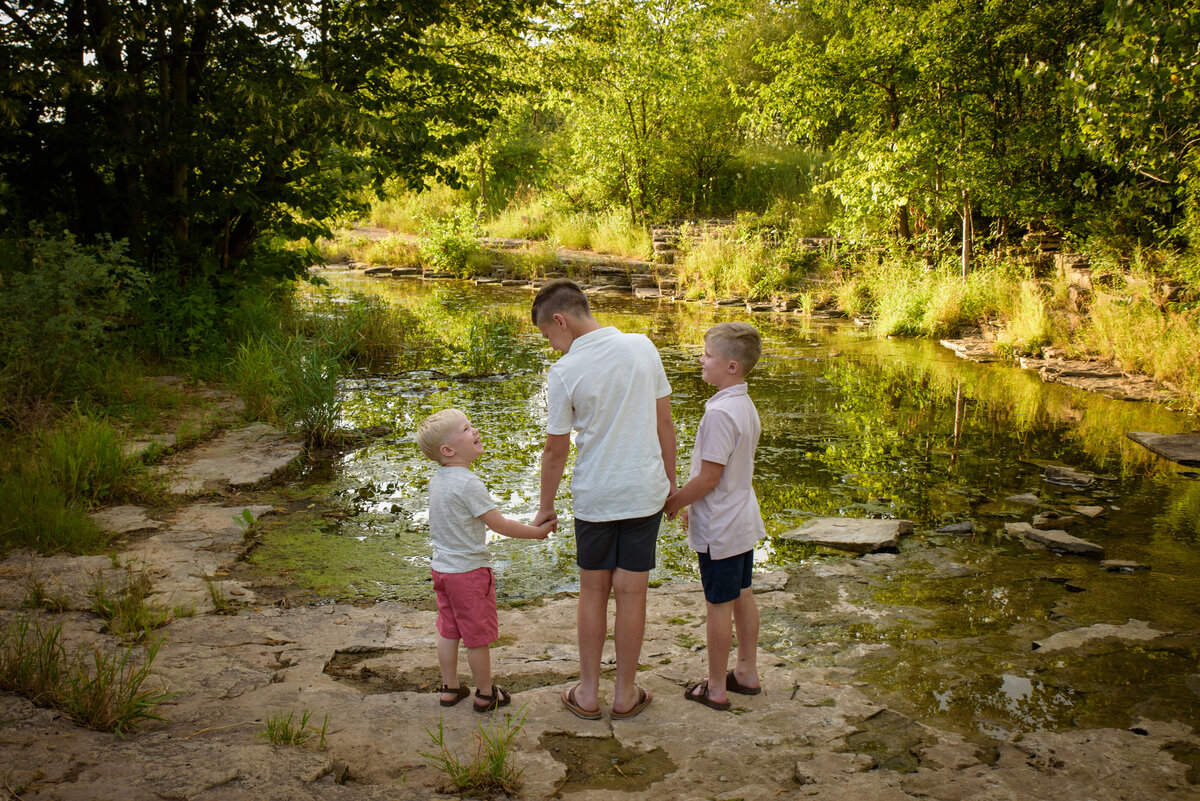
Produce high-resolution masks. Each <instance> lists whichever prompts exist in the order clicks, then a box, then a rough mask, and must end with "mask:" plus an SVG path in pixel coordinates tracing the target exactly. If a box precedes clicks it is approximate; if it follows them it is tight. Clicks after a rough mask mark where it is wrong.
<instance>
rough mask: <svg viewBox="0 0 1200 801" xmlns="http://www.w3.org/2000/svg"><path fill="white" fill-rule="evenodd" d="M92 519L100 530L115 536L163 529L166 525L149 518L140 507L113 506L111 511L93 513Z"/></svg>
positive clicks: (104, 510) (103, 510)
mask: <svg viewBox="0 0 1200 801" xmlns="http://www.w3.org/2000/svg"><path fill="white" fill-rule="evenodd" d="M91 518H92V520H94V521H96V525H98V526H100V528H102V529H104V530H105V531H111V532H113V533H115V534H128V533H129V532H131V531H145V530H147V529H154V528H161V527H162V526H163V525H164V524H163V522H162V521H161V520H154V519H153V518H150V517H147V516H146V510H145V509H143V508H142V507H140V506H113V507H111V508H109V509H101V510H100V511H99V512H93V513H92V514H91Z"/></svg>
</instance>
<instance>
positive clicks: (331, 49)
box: [0, 0, 538, 285]
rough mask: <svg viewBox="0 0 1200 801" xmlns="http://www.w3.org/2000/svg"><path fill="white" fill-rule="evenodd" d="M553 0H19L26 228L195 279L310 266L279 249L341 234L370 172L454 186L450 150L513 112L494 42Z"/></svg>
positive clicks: (18, 151)
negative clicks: (339, 223)
mask: <svg viewBox="0 0 1200 801" xmlns="http://www.w3.org/2000/svg"><path fill="white" fill-rule="evenodd" d="M537 2H538V0H473V1H472V2H450V0H409V1H408V2H396V1H395V0H194V1H191V2H188V1H187V0H147V2H142V3H130V2H124V0H48V1H44V2H33V1H32V0H28V1H27V0H22V1H21V2H17V3H15V4H14V5H7V4H6V5H5V6H4V8H3V12H4V13H2V14H0V121H2V123H3V127H0V174H3V176H4V177H3V179H2V181H3V190H2V191H3V193H4V194H3V199H4V202H5V206H6V212H5V224H6V227H9V228H10V229H18V230H19V229H20V228H21V226H22V225H23V224H25V223H26V222H27V221H30V220H37V219H46V220H52V221H54V225H56V226H59V225H61V226H62V227H66V228H68V229H70V230H72V231H74V232H75V233H77V234H79V235H81V236H83V237H85V238H92V237H95V236H98V235H100V234H109V235H112V236H113V237H114V238H124V239H128V240H129V242H130V250H131V254H132V255H133V256H134V257H135V258H137V259H138V260H139V261H141V262H143V263H144V264H146V265H147V266H148V267H150V268H151V269H152V270H153V271H155V272H157V273H160V274H161V273H164V272H176V274H177V276H178V278H179V280H180V281H184V282H186V281H190V280H196V279H199V280H200V281H201V282H207V283H210V284H220V285H229V284H242V283H246V282H248V281H249V280H251V279H253V278H254V277H256V276H258V275H261V274H263V273H273V274H277V275H296V274H298V273H299V271H301V270H302V269H303V268H304V267H305V266H306V261H307V256H306V255H305V254H291V255H289V254H287V253H278V252H277V253H276V254H275V255H274V257H272V258H266V257H265V255H264V253H265V250H264V249H263V248H261V247H259V246H260V245H261V244H262V243H263V242H264V240H267V239H269V238H271V237H272V236H274V235H281V236H284V237H287V238H297V237H299V236H303V235H313V234H317V233H321V232H324V231H325V230H326V226H327V221H328V220H329V219H330V218H331V217H332V216H333V215H335V214H337V213H338V212H339V211H342V210H345V209H347V208H349V207H351V206H352V204H353V202H354V201H353V198H354V194H353V193H352V191H351V190H354V189H357V188H359V186H361V184H362V183H373V184H375V185H379V184H381V183H382V181H383V180H384V179H385V178H387V177H388V176H399V177H400V178H401V179H403V180H404V181H405V182H407V183H408V184H409V185H410V186H412V187H419V186H421V185H422V184H423V182H424V181H425V180H426V179H427V178H431V177H435V176H437V177H444V178H451V179H452V178H453V174H452V171H451V170H450V168H448V167H447V166H445V162H444V159H445V157H446V156H447V155H448V154H449V153H451V152H453V151H454V150H456V149H457V148H459V147H461V146H462V145H464V144H465V143H467V142H469V141H471V140H472V139H473V138H474V137H475V136H477V135H478V133H479V131H480V129H481V126H482V124H483V123H485V122H486V121H487V120H489V119H490V118H492V117H493V116H494V115H495V113H496V107H495V104H494V103H493V102H492V101H491V98H492V97H493V96H494V95H495V94H496V93H497V90H498V89H499V88H500V87H499V86H498V84H499V78H498V77H497V72H496V67H497V64H498V59H497V57H496V56H495V55H493V53H492V52H491V51H490V50H489V48H488V47H487V46H485V45H486V43H487V42H488V40H489V39H492V38H496V37H513V36H516V35H517V34H519V33H520V32H521V30H522V29H523V26H524V22H523V20H524V19H525V17H526V15H527V14H528V12H529V11H530V10H531V9H532V8H534V7H535V6H536V4H537ZM467 30H469V31H473V32H474V35H473V36H472V37H471V38H467V37H465V36H462V35H461V33H462V32H463V31H467ZM256 251H257V254H258V256H259V258H254V259H251V258H248V257H249V256H251V255H252V254H255V253H256Z"/></svg>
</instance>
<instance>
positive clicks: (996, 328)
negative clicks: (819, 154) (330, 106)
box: [317, 193, 1200, 413]
mask: <svg viewBox="0 0 1200 801" xmlns="http://www.w3.org/2000/svg"><path fill="white" fill-rule="evenodd" d="M439 200H440V202H442V203H452V202H453V200H454V199H453V197H448V196H447V195H446V194H445V193H443V194H442V195H441V196H440V198H439ZM459 203H460V205H458V206H453V205H451V206H449V209H450V210H449V211H441V212H440V214H441V216H440V217H438V216H436V215H437V214H438V212H437V210H435V209H430V208H429V207H428V205H427V204H428V201H427V200H426V199H424V198H419V197H415V196H410V197H408V198H407V200H406V202H399V201H389V202H383V203H379V204H376V206H375V208H374V209H373V212H372V214H371V215H370V216H369V217H368V218H367V219H366V220H364V221H363V222H365V223H369V224H371V225H374V226H378V227H380V228H383V229H384V230H388V231H391V232H393V233H394V234H395V235H393V236H385V237H383V238H381V239H374V240H372V239H368V238H366V237H363V236H361V235H356V234H355V233H354V232H353V230H352V229H344V230H342V231H340V232H339V233H338V235H337V236H335V237H334V238H333V239H328V240H321V241H319V242H318V243H317V248H318V251H319V252H320V254H321V256H322V258H323V259H324V260H325V261H326V262H327V263H337V262H357V263H361V264H364V265H367V266H369V267H370V266H389V267H392V268H396V267H409V268H424V269H425V270H427V271H430V272H438V273H442V272H449V273H451V274H453V275H456V276H458V277H462V278H475V277H482V276H488V275H492V274H493V273H495V272H496V271H497V270H502V271H503V272H504V274H505V276H506V277H510V278H526V279H536V278H541V277H544V276H545V275H546V273H547V272H559V271H562V270H563V269H564V267H563V266H562V265H561V264H560V262H559V259H558V257H557V253H558V250H559V248H562V249H566V250H590V251H593V252H595V253H599V254H608V255H613V256H617V257H622V258H627V259H633V260H639V261H647V262H651V263H653V265H654V267H653V270H654V272H655V274H656V275H657V276H658V277H659V278H660V279H661V278H669V279H672V280H673V281H674V287H673V294H674V296H675V297H678V298H681V299H686V300H698V301H707V302H717V301H721V300H726V299H731V298H736V299H743V300H745V301H747V302H750V303H753V302H764V303H774V304H775V305H776V306H777V307H779V308H785V309H791V310H796V311H799V312H800V313H802V314H808V315H811V314H812V313H814V312H820V311H831V310H832V311H836V312H840V313H844V314H845V315H846V316H848V317H852V318H856V319H859V320H860V321H862V322H864V323H866V324H867V325H869V327H870V329H871V330H872V331H873V332H874V333H875V334H876V335H877V336H880V337H891V336H908V337H922V338H932V339H941V338H954V337H956V336H957V335H959V333H960V332H962V331H964V330H965V331H972V330H979V331H984V332H987V334H986V336H987V338H988V339H990V340H992V341H993V345H994V347H995V349H996V351H997V353H998V354H999V355H1000V356H1001V357H1002V358H1005V359H1008V360H1013V361H1015V360H1017V359H1018V358H1019V357H1022V356H1038V357H1040V356H1043V355H1045V354H1052V355H1055V356H1058V357H1062V358H1070V359H1080V360H1089V361H1099V362H1105V363H1109V364H1112V365H1114V366H1116V367H1118V368H1119V369H1120V370H1122V371H1123V372H1126V373H1129V374H1136V375H1144V376H1147V377H1149V378H1151V379H1153V380H1154V381H1156V382H1158V383H1160V384H1161V385H1163V386H1165V387H1166V388H1167V389H1169V390H1170V391H1171V392H1173V393H1174V394H1175V395H1177V396H1178V397H1179V398H1180V407H1181V408H1182V409H1184V410H1186V411H1189V412H1191V413H1195V412H1197V411H1200V291H1198V290H1197V288H1196V286H1195V284H1194V283H1193V282H1192V280H1191V279H1192V275H1193V273H1195V272H1197V264H1196V259H1195V257H1194V256H1192V255H1188V254H1181V253H1178V252H1174V251H1170V250H1164V249H1153V248H1135V249H1133V250H1132V251H1131V252H1129V253H1127V254H1120V253H1117V252H1111V251H1104V250H1095V251H1093V252H1084V253H1079V254H1060V252H1059V247H1058V243H1057V242H1056V243H1054V245H1055V246H1051V247H1048V246H1044V245H1043V243H1041V242H1040V241H1039V240H1037V239H1036V238H1034V239H1030V240H1029V241H1027V242H1024V243H1022V244H1021V245H1020V246H1018V247H1013V248H1010V249H1008V250H1004V251H1000V250H996V251H994V252H989V253H984V254H980V255H979V256H978V257H977V258H976V259H975V260H974V261H973V263H972V266H971V270H970V271H969V272H968V273H967V274H966V276H965V277H964V276H963V275H962V272H961V264H960V262H959V257H958V255H957V254H954V253H946V252H941V253H940V254H939V252H938V251H935V250H925V251H918V250H916V249H908V248H902V247H898V246H897V247H891V248H888V247H882V246H880V247H868V246H863V245H858V246H856V245H854V244H853V243H850V242H844V241H839V240H833V239H831V238H822V239H816V238H813V237H808V236H802V235H801V234H799V233H797V230H796V229H794V228H793V229H785V230H782V231H781V230H780V227H779V225H778V224H777V223H778V221H777V220H773V219H772V217H771V215H767V214H764V215H757V214H752V213H743V214H740V215H738V217H737V218H736V219H734V220H727V221H724V222H723V224H721V225H719V226H717V227H715V228H711V227H710V228H708V229H707V230H702V231H701V232H700V233H698V234H696V233H691V232H689V223H687V222H684V223H683V224H682V226H680V227H681V231H680V243H679V245H678V248H679V250H678V252H677V254H675V255H674V259H673V261H674V263H673V264H664V263H661V261H657V262H656V261H655V252H654V250H653V249H652V245H651V241H650V234H649V231H648V230H647V229H644V228H642V227H641V226H639V225H637V224H636V223H633V222H631V221H630V220H629V219H628V216H627V215H622V214H621V213H620V212H608V213H603V214H591V215H589V214H579V213H563V212H556V211H555V210H554V209H553V208H551V207H550V205H549V204H545V203H539V202H530V203H525V204H522V205H519V206H510V207H509V208H507V209H506V210H504V211H503V212H501V213H500V214H497V215H495V216H494V217H491V218H486V217H485V218H483V219H477V218H476V215H475V214H473V213H472V212H471V210H470V206H469V198H467V199H465V200H464V199H462V198H460V199H459ZM692 225H694V224H692ZM485 237H488V238H494V239H516V240H526V245H525V246H524V247H523V248H519V249H516V250H513V249H507V250H503V251H496V250H489V249H488V248H487V247H486V245H485V243H484V238H485ZM1080 264H1082V265H1083V266H1082V268H1081V267H1079V266H1077V265H1080ZM568 272H569V271H568Z"/></svg>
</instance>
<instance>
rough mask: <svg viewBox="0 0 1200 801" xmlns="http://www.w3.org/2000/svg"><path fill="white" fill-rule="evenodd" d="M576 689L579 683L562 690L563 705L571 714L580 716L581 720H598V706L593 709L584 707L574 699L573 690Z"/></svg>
mask: <svg viewBox="0 0 1200 801" xmlns="http://www.w3.org/2000/svg"><path fill="white" fill-rule="evenodd" d="M578 689H579V685H578V684H576V685H575V686H574V687H572V688H571V689H569V690H563V691H562V702H563V706H565V707H566V708H567V709H568V710H569V711H570V712H571V714H572V715H574V716H575V717H577V718H581V719H583V720H599V719H600V708H599V707H597V708H595V709H584V708H583V707H581V706H580V705H579V704H578V703H577V702H576V701H575V691H576V690H578Z"/></svg>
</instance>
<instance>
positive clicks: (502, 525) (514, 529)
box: [479, 509, 554, 540]
mask: <svg viewBox="0 0 1200 801" xmlns="http://www.w3.org/2000/svg"><path fill="white" fill-rule="evenodd" d="M479 519H480V520H482V521H483V524H484V525H485V526H487V527H488V528H490V529H491V530H492V531H494V532H496V533H497V534H503V535H504V536H505V537H512V538H514V539H518V540H544V539H546V537H547V535H549V534H550V529H552V528H553V527H554V523H553V522H552V521H548V522H545V523H542V524H541V525H540V526H529V525H526V524H524V523H522V522H521V521H520V520H512V519H510V518H507V517H505V516H504V515H502V514H500V510H498V509H492V510H490V511H487V512H484V513H483V514H481V515H480V516H479Z"/></svg>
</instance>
